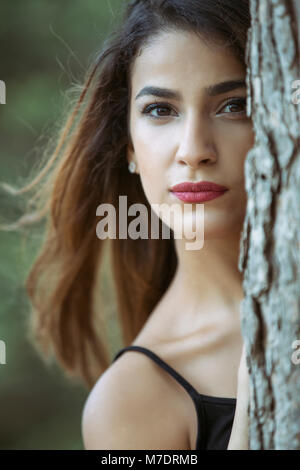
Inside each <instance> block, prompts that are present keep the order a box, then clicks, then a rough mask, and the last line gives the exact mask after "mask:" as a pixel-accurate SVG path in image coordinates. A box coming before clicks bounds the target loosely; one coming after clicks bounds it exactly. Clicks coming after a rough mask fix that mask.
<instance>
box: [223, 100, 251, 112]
mask: <svg viewBox="0 0 300 470" xmlns="http://www.w3.org/2000/svg"><path fill="white" fill-rule="evenodd" d="M232 106H233V111H231V112H229V113H228V112H225V113H223V114H243V113H246V107H247V98H229V99H228V100H227V101H226V103H225V105H224V106H223V108H222V109H226V108H228V107H232ZM234 108H235V109H234ZM239 108H240V110H239ZM241 108H242V109H241ZM222 109H221V111H222ZM231 109H232V108H231ZM221 114H222V113H221Z"/></svg>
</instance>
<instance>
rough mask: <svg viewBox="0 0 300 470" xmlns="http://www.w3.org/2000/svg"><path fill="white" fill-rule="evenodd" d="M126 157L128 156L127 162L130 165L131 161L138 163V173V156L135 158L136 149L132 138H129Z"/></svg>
mask: <svg viewBox="0 0 300 470" xmlns="http://www.w3.org/2000/svg"><path fill="white" fill-rule="evenodd" d="M126 158H127V164H128V165H129V163H131V162H135V164H136V173H137V174H139V172H138V169H137V161H136V158H135V151H134V148H133V145H132V142H131V139H128V144H127V148H126Z"/></svg>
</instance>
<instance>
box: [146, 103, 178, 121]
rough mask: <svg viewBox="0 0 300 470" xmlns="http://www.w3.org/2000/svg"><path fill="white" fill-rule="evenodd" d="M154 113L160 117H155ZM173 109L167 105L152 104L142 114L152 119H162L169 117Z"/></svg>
mask: <svg viewBox="0 0 300 470" xmlns="http://www.w3.org/2000/svg"><path fill="white" fill-rule="evenodd" d="M152 111H156V112H157V113H158V114H159V115H158V116H155V115H154V114H151V113H152ZM172 111H173V110H172V108H171V107H170V106H169V105H168V104H167V103H151V104H149V105H148V106H145V108H144V109H143V110H142V114H148V115H149V116H150V117H151V118H154V119H161V118H164V117H169V116H170V113H171V112H172Z"/></svg>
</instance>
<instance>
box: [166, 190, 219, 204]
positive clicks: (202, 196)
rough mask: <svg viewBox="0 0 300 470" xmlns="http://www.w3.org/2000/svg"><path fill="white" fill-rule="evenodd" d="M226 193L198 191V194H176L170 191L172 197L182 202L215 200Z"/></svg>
mask: <svg viewBox="0 0 300 470" xmlns="http://www.w3.org/2000/svg"><path fill="white" fill-rule="evenodd" d="M226 192H227V189H226V190H224V191H199V192H184V193H183V192H176V191H172V193H173V194H174V196H176V197H177V198H178V199H180V200H181V201H184V202H206V201H211V200H212V199H216V198H217V197H220V196H222V195H223V194H224V193H226Z"/></svg>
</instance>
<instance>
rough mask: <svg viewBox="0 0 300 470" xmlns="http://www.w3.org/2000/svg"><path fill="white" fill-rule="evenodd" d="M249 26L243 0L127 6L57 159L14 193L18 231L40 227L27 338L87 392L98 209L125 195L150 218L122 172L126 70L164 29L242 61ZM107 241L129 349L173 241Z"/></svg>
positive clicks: (170, 258) (171, 256) (131, 177)
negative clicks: (21, 207) (22, 197)
mask: <svg viewBox="0 0 300 470" xmlns="http://www.w3.org/2000/svg"><path fill="white" fill-rule="evenodd" d="M249 26H250V13H249V1H248V0H221V1H218V0H136V1H130V2H128V3H127V5H126V7H125V11H124V15H123V21H122V23H121V25H120V26H119V27H118V28H117V29H116V30H115V31H113V32H112V33H111V34H110V35H109V37H108V38H107V40H106V41H105V42H104V44H103V47H102V50H101V53H100V54H99V55H98V57H97V58H96V59H95V62H94V63H93V64H92V65H91V66H90V68H89V70H88V72H87V75H86V77H85V81H84V84H83V86H82V89H81V91H80V95H79V97H78V99H77V101H76V102H75V104H74V107H73V109H72V111H71V112H70V115H69V117H68V118H67V120H66V122H65V124H64V126H63V128H62V131H61V135H60V136H59V138H58V141H57V145H56V148H55V150H54V152H53V153H52V155H50V156H48V157H47V160H46V161H45V162H44V166H43V168H42V169H41V171H39V172H38V173H37V175H36V177H35V178H34V179H33V180H32V181H31V183H30V184H28V185H27V186H25V187H24V188H22V189H20V190H19V191H17V194H24V193H26V192H29V193H30V191H34V195H33V197H31V199H30V202H29V206H30V209H29V208H28V211H27V214H25V216H24V217H22V218H21V219H20V220H19V222H18V224H17V226H18V227H21V226H24V225H25V224H29V223H31V222H34V221H38V220H44V219H45V220H46V222H47V225H46V231H45V237H44V240H43V243H42V246H41V248H40V252H39V254H38V256H37V258H36V259H35V261H34V263H33V265H32V267H31V270H30V272H29V275H28V277H27V280H26V289H27V292H28V295H29V297H30V299H31V302H32V307H33V310H32V315H31V328H32V331H33V332H34V340H35V341H36V344H37V345H38V347H40V348H41V351H42V355H43V356H44V357H46V355H49V352H50V350H51V349H52V352H53V353H54V356H55V357H56V358H57V360H58V362H59V363H60V364H61V365H62V367H63V368H64V369H65V371H66V373H67V374H69V375H71V376H77V377H79V378H81V379H83V380H84V382H85V383H86V384H87V385H88V386H90V387H92V386H93V384H94V383H95V381H96V379H97V378H98V377H99V376H100V374H101V373H102V372H103V371H104V370H105V369H106V368H107V367H108V366H109V363H110V357H109V351H108V347H107V340H106V338H105V335H104V334H103V328H102V326H103V315H102V310H101V308H100V309H98V310H97V311H95V302H94V294H95V291H97V289H98V288H99V286H98V283H97V280H98V273H99V270H100V267H101V262H102V260H103V252H104V250H103V248H104V243H105V240H101V239H99V238H98V237H97V236H96V225H97V223H98V222H99V219H97V216H96V209H97V207H98V206H99V205H100V204H102V203H110V204H113V206H114V207H115V209H116V211H117V221H118V207H119V196H120V195H125V196H127V202H128V206H130V205H131V204H134V203H137V202H139V203H142V204H144V205H145V206H146V207H147V208H148V214H149V218H150V214H151V213H152V210H151V207H150V205H149V203H148V201H147V199H146V197H145V194H144V191H143V188H142V185H141V181H140V177H139V175H136V174H131V173H129V172H128V166H127V158H126V149H127V146H128V144H129V142H130V135H129V133H128V125H127V119H128V104H129V89H130V67H131V65H132V63H133V61H134V59H135V57H136V56H137V54H138V53H139V51H141V49H142V48H143V46H144V45H145V44H146V43H147V42H148V41H151V38H153V37H154V36H155V35H156V34H159V33H160V32H161V31H163V30H165V31H167V30H170V29H171V30H174V29H181V30H186V31H192V32H195V33H196V34H198V35H199V36H200V37H201V38H202V39H204V40H209V41H218V40H220V39H221V41H222V43H226V44H227V45H228V47H230V48H231V49H232V51H233V52H234V54H235V55H236V56H237V57H238V59H239V60H240V61H242V62H243V63H244V61H245V46H246V41H247V30H248V28H249ZM117 233H118V227H117ZM106 243H107V245H106V246H109V249H110V254H111V268H112V273H113V279H114V281H115V288H116V299H117V305H118V317H119V318H118V319H119V323H120V326H121V332H122V339H123V342H124V345H129V344H130V343H131V342H132V341H133V340H134V338H135V337H136V335H137V334H138V333H139V331H140V330H141V328H142V327H143V325H144V324H145V322H146V320H147V318H148V317H149V315H150V313H151V312H152V310H153V308H154V307H155V305H156V304H157V303H158V301H159V300H160V299H161V297H162V295H163V294H164V292H165V291H166V289H167V288H168V286H169V284H170V282H171V280H172V278H173V276H174V274H175V271H176V267H177V258H176V252H175V247H174V238H173V236H171V238H170V239H162V238H160V239H151V237H149V238H148V239H136V240H132V239H130V238H129V237H128V238H127V239H119V238H118V237H117V238H116V239H111V240H107V241H106ZM101 321H102V323H101Z"/></svg>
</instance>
